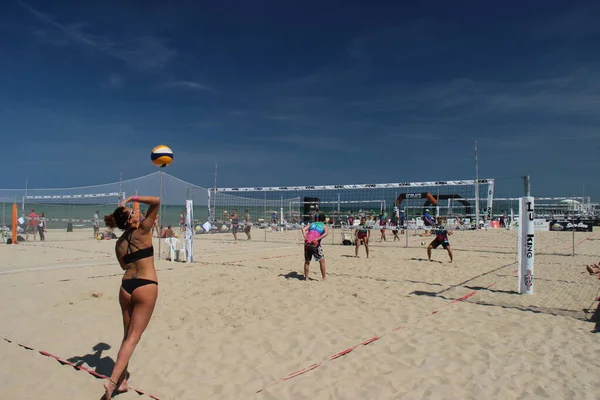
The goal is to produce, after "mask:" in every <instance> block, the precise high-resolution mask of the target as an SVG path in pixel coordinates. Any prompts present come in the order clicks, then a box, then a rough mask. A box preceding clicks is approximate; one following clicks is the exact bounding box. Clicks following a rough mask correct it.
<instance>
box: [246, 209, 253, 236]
mask: <svg viewBox="0 0 600 400" xmlns="http://www.w3.org/2000/svg"><path fill="white" fill-rule="evenodd" d="M244 219H245V220H246V223H245V224H244V233H245V234H246V237H247V238H248V240H252V236H251V235H250V231H251V230H252V219H251V218H250V214H249V213H248V210H244Z"/></svg>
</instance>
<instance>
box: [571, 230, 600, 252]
mask: <svg viewBox="0 0 600 400" xmlns="http://www.w3.org/2000/svg"><path fill="white" fill-rule="evenodd" d="M597 233H598V232H595V233H592V234H591V235H590V236H588V237H586V238H585V239H583V240H580V241H579V243H577V244H576V245H575V246H573V245H571V246H569V247H567V249H572V248H573V247H577V246H579V245H580V244H581V243H583V242H585V241H586V240H588V239H590V238H592V237H594V236H596V234H597Z"/></svg>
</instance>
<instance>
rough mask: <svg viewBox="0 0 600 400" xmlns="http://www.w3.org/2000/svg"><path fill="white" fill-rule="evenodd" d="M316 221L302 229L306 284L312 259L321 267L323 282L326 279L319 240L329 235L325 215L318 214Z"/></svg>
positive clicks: (323, 257) (323, 258)
mask: <svg viewBox="0 0 600 400" xmlns="http://www.w3.org/2000/svg"><path fill="white" fill-rule="evenodd" d="M317 219H318V221H317V222H312V223H311V224H310V225H307V226H305V227H304V228H302V235H303V236H304V280H305V281H307V282H308V274H309V273H310V261H311V259H312V258H313V257H314V259H315V261H317V262H318V263H319V266H320V267H321V276H322V278H323V280H325V279H326V278H327V274H326V270H325V256H324V255H323V248H322V247H321V240H322V239H323V238H324V237H325V236H327V235H328V234H329V228H328V227H327V225H325V221H326V219H327V218H326V217H325V214H322V213H321V214H319V215H318V216H317Z"/></svg>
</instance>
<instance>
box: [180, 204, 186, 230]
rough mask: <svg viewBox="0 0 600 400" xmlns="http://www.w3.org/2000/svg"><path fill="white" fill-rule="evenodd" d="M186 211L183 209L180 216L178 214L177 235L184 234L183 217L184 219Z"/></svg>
mask: <svg viewBox="0 0 600 400" xmlns="http://www.w3.org/2000/svg"><path fill="white" fill-rule="evenodd" d="M186 214H187V212H186V210H185V209H183V211H181V214H179V233H183V232H185V217H186Z"/></svg>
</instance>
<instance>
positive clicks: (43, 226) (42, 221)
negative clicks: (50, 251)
mask: <svg viewBox="0 0 600 400" xmlns="http://www.w3.org/2000/svg"><path fill="white" fill-rule="evenodd" d="M37 231H38V233H39V234H40V240H41V241H42V242H43V241H45V240H46V235H45V234H44V233H45V232H46V216H45V215H44V213H43V212H41V213H40V222H39V223H38V226H37Z"/></svg>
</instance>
